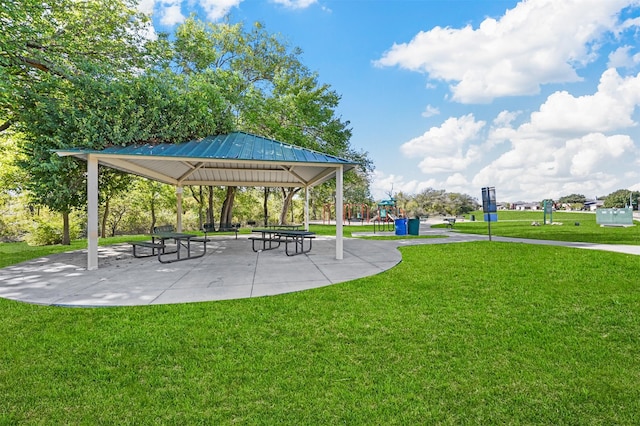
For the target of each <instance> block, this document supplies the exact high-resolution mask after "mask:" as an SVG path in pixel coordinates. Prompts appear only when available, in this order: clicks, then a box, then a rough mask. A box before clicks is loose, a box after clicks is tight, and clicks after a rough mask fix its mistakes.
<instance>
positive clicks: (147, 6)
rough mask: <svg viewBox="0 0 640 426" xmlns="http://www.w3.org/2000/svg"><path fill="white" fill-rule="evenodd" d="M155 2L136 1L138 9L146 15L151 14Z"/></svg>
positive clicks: (150, 0)
mask: <svg viewBox="0 0 640 426" xmlns="http://www.w3.org/2000/svg"><path fill="white" fill-rule="evenodd" d="M155 4H156V0H140V1H139V2H138V10H139V11H140V12H142V13H145V14H147V15H151V14H152V13H153V7H154V6H155Z"/></svg>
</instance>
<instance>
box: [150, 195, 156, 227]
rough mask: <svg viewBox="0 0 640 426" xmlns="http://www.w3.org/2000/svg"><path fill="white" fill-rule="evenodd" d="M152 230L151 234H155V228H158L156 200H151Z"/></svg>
mask: <svg viewBox="0 0 640 426" xmlns="http://www.w3.org/2000/svg"><path fill="white" fill-rule="evenodd" d="M150 207H151V209H150V210H151V230H150V233H151V234H153V228H155V227H156V220H157V219H156V200H155V198H152V199H151V206H150Z"/></svg>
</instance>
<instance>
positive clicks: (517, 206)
mask: <svg viewBox="0 0 640 426" xmlns="http://www.w3.org/2000/svg"><path fill="white" fill-rule="evenodd" d="M513 209H514V210H519V211H524V210H540V203H528V202H525V201H517V202H515V203H513Z"/></svg>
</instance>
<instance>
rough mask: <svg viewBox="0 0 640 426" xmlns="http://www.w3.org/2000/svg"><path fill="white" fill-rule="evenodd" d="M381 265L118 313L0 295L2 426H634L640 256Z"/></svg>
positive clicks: (428, 259)
mask: <svg viewBox="0 0 640 426" xmlns="http://www.w3.org/2000/svg"><path fill="white" fill-rule="evenodd" d="M401 250H402V255H403V261H402V262H401V263H400V264H399V265H398V266H397V267H395V268H393V269H391V270H389V271H387V272H384V273H382V274H379V275H376V276H372V277H368V278H364V279H359V280H355V281H351V282H348V283H342V284H337V285H333V286H329V287H325V288H320V289H315V290H310V291H303V292H299V293H292V294H285V295H279V296H274V297H265V298H256V299H244V300H233V301H222V302H211V303H196V304H181V305H166V306H144V307H123V308H96V309H85V308H75V309H70V308H61V307H48V306H36V305H28V304H23V303H18V302H13V301H7V300H0V310H1V312H2V319H0V339H1V340H2V345H1V346H0V395H2V398H0V413H1V414H0V424H2V423H4V424H14V423H15V424H25V423H27V424H29V423H36V424H38V423H43V424H60V423H64V424H193V423H200V424H296V425H299V424H310V425H311V424H313V425H315V424H365V425H370V424H385V425H386V424H399V425H405V424H437V423H444V424H572V425H573V424H638V422H640V414H639V413H640V356H638V353H639V351H640V338H639V336H640V318H639V315H640V287H639V286H638V277H639V276H640V262H638V258H637V257H634V256H631V255H624V254H617V253H608V252H600V251H591V250H579V249H571V248H563V247H547V246H536V245H526V244H514V243H498V242H475V243H464V244H446V245H422V246H411V247H403V248H402V249H401Z"/></svg>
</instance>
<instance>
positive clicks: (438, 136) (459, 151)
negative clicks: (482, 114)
mask: <svg viewBox="0 0 640 426" xmlns="http://www.w3.org/2000/svg"><path fill="white" fill-rule="evenodd" d="M485 124H486V123H485V122H484V121H476V120H475V118H474V116H473V114H468V115H465V116H463V117H460V118H455V117H450V118H448V119H447V120H446V121H445V122H444V123H442V125H441V126H440V127H432V128H431V129H429V130H428V131H426V132H425V133H424V134H423V135H422V136H419V137H416V138H413V139H411V140H410V141H409V142H406V143H404V144H402V146H401V147H400V151H402V153H403V154H404V155H406V156H407V157H424V158H423V159H422V161H421V162H420V169H421V170H422V171H423V172H424V173H437V172H445V171H461V170H464V169H466V168H467V167H468V166H469V164H471V163H473V162H475V161H477V160H478V159H479V157H480V151H479V149H478V148H477V147H476V146H473V145H470V142H472V141H474V140H477V138H478V134H479V132H480V131H481V130H482V128H483V127H484V126H485Z"/></svg>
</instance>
